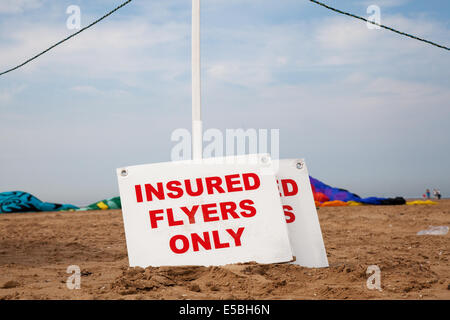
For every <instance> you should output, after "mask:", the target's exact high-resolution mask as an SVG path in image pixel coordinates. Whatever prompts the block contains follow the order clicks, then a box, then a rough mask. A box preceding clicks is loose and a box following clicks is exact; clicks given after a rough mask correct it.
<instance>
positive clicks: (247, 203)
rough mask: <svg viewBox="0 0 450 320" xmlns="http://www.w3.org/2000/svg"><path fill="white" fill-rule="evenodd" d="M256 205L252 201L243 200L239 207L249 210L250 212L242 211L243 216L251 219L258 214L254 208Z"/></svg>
mask: <svg viewBox="0 0 450 320" xmlns="http://www.w3.org/2000/svg"><path fill="white" fill-rule="evenodd" d="M253 204H255V203H254V202H253V201H252V200H250V199H247V200H242V201H241V202H240V203H239V207H240V208H241V209H243V210H248V211H249V212H246V211H241V215H242V216H243V217H245V218H251V217H253V216H254V215H255V214H256V209H255V207H253V206H252V205H253Z"/></svg>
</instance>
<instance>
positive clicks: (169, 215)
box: [167, 208, 184, 227]
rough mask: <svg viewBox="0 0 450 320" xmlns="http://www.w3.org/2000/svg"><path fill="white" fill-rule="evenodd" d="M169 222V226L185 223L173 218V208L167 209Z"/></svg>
mask: <svg viewBox="0 0 450 320" xmlns="http://www.w3.org/2000/svg"><path fill="white" fill-rule="evenodd" d="M167 222H168V223H169V227H173V226H180V225H183V224H184V223H183V220H175V219H174V218H173V210H172V209H170V208H169V209H167Z"/></svg>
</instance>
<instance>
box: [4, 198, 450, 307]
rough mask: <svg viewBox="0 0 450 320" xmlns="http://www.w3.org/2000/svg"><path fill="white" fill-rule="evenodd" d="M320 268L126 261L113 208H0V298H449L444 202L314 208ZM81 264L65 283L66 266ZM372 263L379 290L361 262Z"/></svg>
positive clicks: (449, 217)
mask: <svg viewBox="0 0 450 320" xmlns="http://www.w3.org/2000/svg"><path fill="white" fill-rule="evenodd" d="M318 214H319V219H320V223H321V227H322V232H323V237H324V241H325V246H326V250H327V253H328V259H329V263H330V267H329V268H323V269H309V268H303V267H299V266H295V265H291V264H273V265H259V264H255V263H248V264H235V265H227V266H223V267H161V268H147V269H141V268H128V259H127V251H126V243H125V235H124V228H123V221H122V214H121V211H120V210H109V211H91V212H51V213H45V212H44V213H24V214H0V234H1V240H0V299H450V266H449V252H448V249H449V248H450V238H449V237H450V234H448V233H447V234H446V235H434V236H432V235H428V236H419V235H416V233H417V232H418V231H420V230H423V229H427V228H428V227H429V226H449V225H450V200H441V201H440V202H439V203H438V204H437V205H431V206H424V205H422V206H407V205H402V206H359V207H358V206H357V207H336V208H332V207H330V208H320V209H319V210H318ZM70 265H78V266H79V267H80V269H81V288H80V289H78V290H76V289H75V290H70V289H68V288H67V286H66V280H67V278H68V277H69V276H70V274H68V273H66V270H67V268H68V266H70ZM370 265H377V266H378V267H379V268H380V270H381V288H382V290H381V291H378V290H369V289H368V288H367V286H366V281H367V278H368V277H369V275H367V274H366V270H367V268H368V266H370Z"/></svg>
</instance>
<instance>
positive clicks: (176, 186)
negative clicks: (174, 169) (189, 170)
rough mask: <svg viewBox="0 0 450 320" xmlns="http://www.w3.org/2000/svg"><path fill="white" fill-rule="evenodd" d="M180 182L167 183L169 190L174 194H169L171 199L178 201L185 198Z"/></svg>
mask: <svg viewBox="0 0 450 320" xmlns="http://www.w3.org/2000/svg"><path fill="white" fill-rule="evenodd" d="M180 186H181V182H180V181H176V180H175V181H169V182H167V190H169V191H172V192H167V196H168V197H169V198H171V199H177V198H180V197H182V196H183V189H181V188H180Z"/></svg>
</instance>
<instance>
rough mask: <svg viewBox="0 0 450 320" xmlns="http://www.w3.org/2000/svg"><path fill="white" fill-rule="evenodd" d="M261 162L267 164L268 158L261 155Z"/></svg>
mask: <svg viewBox="0 0 450 320" xmlns="http://www.w3.org/2000/svg"><path fill="white" fill-rule="evenodd" d="M261 163H262V164H268V163H269V158H267V157H266V156H262V157H261Z"/></svg>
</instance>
